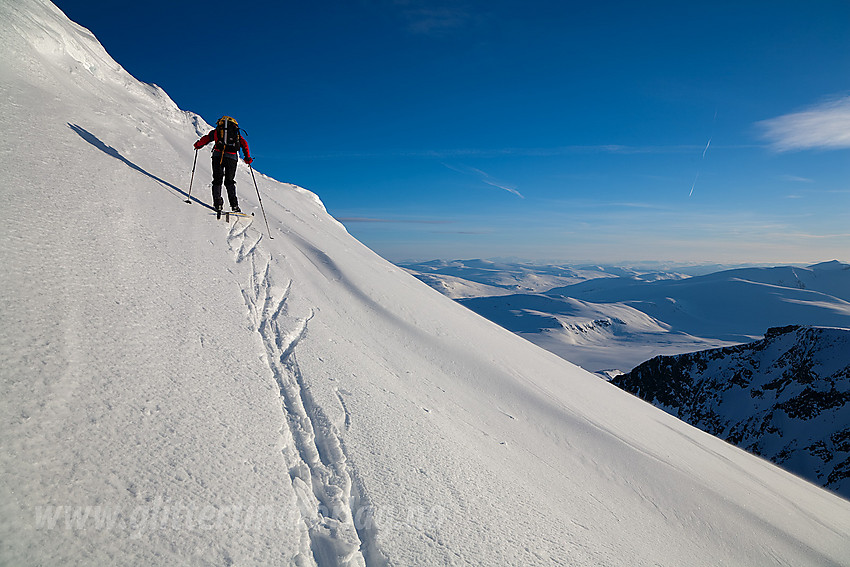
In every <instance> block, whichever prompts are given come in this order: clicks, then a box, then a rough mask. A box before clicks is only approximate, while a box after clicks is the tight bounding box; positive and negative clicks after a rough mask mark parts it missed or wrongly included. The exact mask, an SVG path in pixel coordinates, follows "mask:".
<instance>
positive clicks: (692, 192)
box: [688, 109, 717, 197]
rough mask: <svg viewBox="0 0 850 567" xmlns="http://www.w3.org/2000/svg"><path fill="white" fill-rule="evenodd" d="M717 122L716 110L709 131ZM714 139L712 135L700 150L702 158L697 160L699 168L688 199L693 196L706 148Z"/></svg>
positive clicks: (706, 151)
mask: <svg viewBox="0 0 850 567" xmlns="http://www.w3.org/2000/svg"><path fill="white" fill-rule="evenodd" d="M715 122H717V109H715V110H714V118H713V119H712V120H711V130H712V132H713V131H714V123H715ZM713 137H714V135H713V134H712V135H711V136H709V137H708V142H706V144H705V148H703V150H702V157H701V158H700V159H699V161H700V166H699V168H697V175H696V177H694V182H693V183H692V184H691V192H690V193H688V197H690V196H691V195H693V194H694V187H696V186H697V179H699V174H700V171H702V162H703V161H705V154H707V153H708V147H709V146H710V145H711V139H712V138H713Z"/></svg>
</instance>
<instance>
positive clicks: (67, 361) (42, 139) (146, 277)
mask: <svg viewBox="0 0 850 567" xmlns="http://www.w3.org/2000/svg"><path fill="white" fill-rule="evenodd" d="M0 49H2V54H3V57H2V58H0V101H2V112H0V130H2V132H4V133H9V132H14V133H15V135H14V136H9V135H4V136H0V155H2V156H3V157H2V162H0V190H2V192H3V202H4V203H5V204H6V206H7V207H8V206H11V207H13V209H12V211H11V212H10V211H8V210H7V213H6V215H5V216H4V219H3V222H2V223H0V242H2V252H0V260H2V267H3V269H2V273H0V289H3V296H2V297H3V307H2V324H0V368H2V375H0V383H2V395H0V419H2V427H0V447H2V452H0V564H4V565H57V564H70V565H74V564H80V565H98V564H100V565H105V564H109V565H271V564H275V565H299V566H310V565H318V566H322V567H325V566H337V565H339V566H354V565H361V566H362V565H369V566H384V565H398V566H407V565H522V566H528V565H612V566H618V565H622V566H630V567H632V566H635V565H669V566H676V565H706V566H716V565H748V566H753V565H777V564H782V565H842V564H843V565H846V564H848V558H850V503H848V502H847V501H846V500H843V499H841V498H839V497H837V496H835V495H833V494H830V493H828V492H827V491H825V490H823V489H820V488H818V487H815V486H813V485H811V484H809V483H807V482H805V481H803V480H801V479H799V478H797V477H794V476H792V475H790V474H789V473H786V472H784V471H782V470H780V469H779V468H777V467H775V466H773V465H772V464H770V463H768V462H766V461H763V460H760V459H758V458H756V457H753V456H751V455H749V454H747V453H745V452H743V451H741V450H739V449H736V448H734V447H732V446H730V445H728V444H726V443H724V442H723V441H720V440H717V439H715V438H713V437H712V436H710V435H708V434H706V433H702V432H700V431H699V430H697V429H695V428H693V427H690V426H688V425H685V424H684V423H682V422H681V421H679V420H677V419H676V418H674V417H672V416H670V415H668V414H666V413H664V412H663V411H661V410H658V409H656V408H654V407H652V406H650V405H649V404H647V403H644V402H642V401H640V400H638V399H636V398H634V397H633V396H631V395H629V394H626V393H624V392H623V391H621V390H619V389H617V388H616V387H614V386H612V385H611V384H608V383H606V382H605V381H603V380H600V379H598V378H597V377H595V376H594V375H591V374H589V373H587V372H585V371H583V370H581V369H579V368H578V367H575V366H573V365H571V364H570V363H568V362H565V361H564V360H562V359H561V358H558V357H557V356H555V355H553V354H551V353H548V352H546V351H544V350H542V349H540V348H538V347H536V346H534V345H532V344H530V343H528V342H527V341H525V340H523V339H521V338H519V337H517V336H515V335H514V334H512V333H510V332H508V331H506V330H504V329H502V328H500V327H498V326H497V325H495V324H493V323H490V322H488V321H486V320H484V319H483V318H481V317H479V316H477V315H475V314H472V313H470V312H469V311H468V310H466V309H465V308H463V307H461V306H459V305H457V304H456V303H454V302H453V301H451V300H450V299H448V298H446V297H443V296H442V295H440V294H439V293H437V292H436V291H434V290H432V289H430V288H429V287H427V286H426V285H425V284H423V283H421V282H419V281H418V280H416V279H415V278H413V277H412V276H410V275H409V274H407V273H406V272H404V271H403V270H402V269H400V268H397V267H395V266H393V265H391V264H390V263H388V262H386V261H384V260H383V259H381V258H380V257H378V256H377V255H376V254H374V253H373V252H372V251H370V250H369V249H367V248H366V247H364V246H363V245H362V244H360V243H359V242H357V241H356V240H355V239H354V238H352V237H351V236H350V235H349V234H347V233H346V231H345V229H344V228H343V227H342V226H341V225H340V224H339V223H338V222H336V221H335V220H333V219H332V218H331V217H330V216H329V215H328V214H327V212H326V211H325V209H324V207H323V206H322V204H321V202H320V200H319V199H318V198H317V197H316V196H315V195H314V194H312V193H310V192H309V191H306V190H304V189H301V188H299V187H295V186H293V185H289V184H285V183H279V182H277V181H275V180H273V179H270V178H268V177H265V176H263V175H260V174H257V181H258V182H259V188H260V191H261V192H262V194H263V204H264V206H265V210H266V213H267V214H268V220H269V225H270V227H271V235H270V236H269V235H268V234H267V233H266V230H265V225H264V223H263V222H262V219H261V218H259V217H260V211H259V209H258V208H257V204H258V203H257V201H256V193H255V192H254V188H253V182H252V181H251V177H250V172H249V171H248V170H247V168H245V167H244V166H243V165H240V169H239V172H238V174H237V181H238V184H239V196H240V203H241V205H242V208H243V210H246V211H249V212H250V211H253V212H255V213H256V215H257V216H256V217H254V219H238V220H235V221H231V222H230V223H225V222H224V220H221V221H217V220H216V218H215V215H214V214H212V212H211V211H210V209H209V206H208V203H209V201H210V195H209V187H208V185H209V181H210V173H209V154H208V153H206V151H202V152H201V154H200V156H199V158H198V166H197V171H196V173H195V179H194V186H193V190H192V198H193V199H195V202H194V203H193V204H186V203H185V202H184V200H185V199H186V198H187V196H186V194H185V193H186V192H187V190H188V183H189V176H190V172H191V169H192V163H193V158H194V151H193V149H192V143H193V142H194V141H195V140H196V139H197V138H198V137H199V135H200V134H202V133H205V132H206V131H207V130H208V128H209V126H208V125H207V124H205V123H204V121H203V120H202V119H201V118H200V117H198V116H197V115H194V114H192V113H189V112H184V111H182V110H180V109H178V108H177V107H176V106H175V105H174V103H173V102H172V101H171V100H170V99H169V98H168V96H167V95H166V94H165V93H164V92H163V91H162V90H161V89H159V88H157V87H155V86H152V85H145V84H142V83H139V82H138V81H136V80H135V79H134V78H133V77H132V76H130V75H129V74H128V73H126V72H125V71H124V70H123V69H122V68H121V67H120V66H119V65H118V64H116V63H115V62H114V61H113V60H112V59H111V58H110V57H109V56H108V55H107V53H106V52H105V51H104V50H103V48H102V47H101V46H100V45H99V43H98V42H97V40H96V39H95V38H94V37H93V36H92V34H91V33H90V32H88V31H87V30H85V29H84V28H81V27H80V26H78V25H76V24H74V23H72V22H70V21H69V20H68V19H67V18H66V17H65V16H64V15H63V14H62V13H61V12H60V11H59V10H58V9H56V8H55V7H54V6H53V5H52V4H50V3H49V2H47V1H46V0H16V1H15V2H3V3H2V4H0ZM226 112H227V109H222V113H226ZM237 118H238V117H237ZM246 126H247V125H246ZM254 149H255V151H256V153H257V154H260V155H261V153H262V152H261V151H260V149H259V148H254ZM256 165H257V166H258V167H260V168H262V162H261V160H259V159H258V160H257V162H256Z"/></svg>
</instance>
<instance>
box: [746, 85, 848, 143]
mask: <svg viewBox="0 0 850 567" xmlns="http://www.w3.org/2000/svg"><path fill="white" fill-rule="evenodd" d="M757 125H758V126H759V127H760V128H761V129H762V130H763V136H764V138H765V139H767V140H768V141H770V143H771V145H772V146H773V148H774V149H776V150H778V151H781V152H786V151H795V150H809V149H816V148H817V149H843V148H850V96H844V97H841V98H836V99H832V100H828V101H825V102H822V103H820V104H817V105H814V106H812V107H810V108H807V109H805V110H802V111H800V112H794V113H792V114H785V115H783V116H777V117H776V118H771V119H769V120H764V121H762V122H759V123H757Z"/></svg>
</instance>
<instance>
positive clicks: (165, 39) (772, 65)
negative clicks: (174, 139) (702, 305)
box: [56, 0, 850, 263]
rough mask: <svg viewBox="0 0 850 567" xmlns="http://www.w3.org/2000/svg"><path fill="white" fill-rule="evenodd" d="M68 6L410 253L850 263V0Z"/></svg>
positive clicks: (302, 181) (128, 58)
mask: <svg viewBox="0 0 850 567" xmlns="http://www.w3.org/2000/svg"><path fill="white" fill-rule="evenodd" d="M56 3H57V5H58V6H59V7H60V8H61V9H62V10H63V11H65V13H66V14H67V15H68V16H69V17H70V18H71V19H73V20H75V21H76V22H78V23H80V24H81V25H83V26H85V27H87V28H89V29H91V30H92V31H93V32H94V33H95V35H96V36H97V37H98V38H99V39H100V41H101V43H102V44H103V45H104V47H106V49H107V51H108V52H109V53H110V54H111V55H112V56H113V57H114V58H115V59H116V60H117V61H118V62H119V63H120V64H121V65H123V66H124V67H125V68H126V69H127V70H128V71H129V72H130V73H132V74H133V75H135V76H136V77H137V78H139V79H141V80H143V81H146V82H153V83H156V84H158V85H160V86H162V87H163V88H164V89H165V90H166V92H168V93H169V95H170V96H171V97H172V98H173V99H174V100H175V102H177V104H178V105H179V106H180V107H181V108H183V109H186V110H192V111H195V112H198V113H199V114H201V115H202V116H203V117H204V118H205V119H206V120H207V121H208V122H213V121H214V120H215V119H216V118H218V117H219V116H220V115H222V114H228V115H231V116H235V117H236V118H237V119H238V120H239V122H240V125H241V126H243V127H244V128H245V129H246V130H247V131H248V140H249V142H250V144H251V147H252V153H253V154H254V156H255V158H256V162H255V164H254V165H255V166H256V168H257V169H258V170H259V171H262V172H264V173H267V174H269V175H271V176H272V177H275V178H276V179H279V180H281V181H288V182H292V183H296V184H298V185H301V186H303V187H305V188H307V189H310V190H312V191H314V192H316V193H318V194H319V196H320V197H321V198H322V200H323V201H324V203H325V205H326V206H327V208H328V210H329V211H330V212H331V213H332V214H333V215H334V216H336V217H337V218H340V219H341V220H342V221H343V222H344V223H345V225H346V226H347V227H348V229H349V231H350V232H351V233H352V234H354V235H355V236H356V237H358V238H359V239H360V240H361V241H363V242H364V243H365V244H367V245H368V246H370V247H371V248H373V249H374V250H375V251H377V252H378V253H380V254H382V255H383V256H385V257H387V258H388V259H390V260H394V261H399V260H406V259H416V260H425V259H433V258H447V259H454V258H491V257H503V258H504V257H513V258H522V259H527V260H552V261H565V262H569V261H572V262H580V261H591V262H599V263H603V262H620V263H630V262H639V261H652V260H658V261H673V262H680V263H690V262H720V263H739V262H740V263H789V262H812V263H814V262H817V261H822V260H829V259H833V258H837V259H840V260H844V261H850V253H848V250H850V160H848V158H850V34H848V33H847V24H848V22H850V3H848V2H847V1H846V0H835V1H825V0H824V1H821V0H813V1H807V2H801V1H746V0H743V1H736V2H701V3H696V2H694V3H686V2H681V1H644V2H624V1H600V2H586V1H582V2H571V1H548V0H547V1H531V2H520V1H513V0H490V1H487V2H485V1H478V0H469V1H466V0H458V1H455V2H430V1H420V0H371V1H367V0H347V1H330V2H321V1H319V2H312V3H311V2H297V3H296V2H288V1H285V2H252V3H244V4H240V3H234V2H230V3H227V2H220V1H218V0H210V1H207V2H203V3H201V2H177V3H173V2H165V1H160V0H148V1H147V2H143V3H109V4H108V7H107V4H105V3H100V2H91V1H90V0H86V1H84V0H58V1H57V2H56ZM242 190H243V191H244V190H245V188H242Z"/></svg>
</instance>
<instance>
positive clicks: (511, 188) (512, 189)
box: [443, 163, 525, 199]
mask: <svg viewBox="0 0 850 567" xmlns="http://www.w3.org/2000/svg"><path fill="white" fill-rule="evenodd" d="M443 165H444V166H446V167H447V168H449V169H451V170H452V171H457V172H458V173H464V174H468V175H476V176H478V178H479V179H480V180H481V182H482V183H486V184H487V185H490V186H491V187H495V188H497V189H502V190H503V191H507V192H508V193H513V194H514V195H516V196H517V197H519V198H520V199H525V197H524V196H523V194H522V193H520V192H519V191H517V188H516V186H515V185H511V184H508V183H503V182H501V181H497V180H496V179H493V177H491V176H490V174H488V173H487V172H486V171H481V170H480V169H478V168H475V167H469V166H460V167H458V166H453V165H449V164H447V163H444V164H443Z"/></svg>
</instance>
